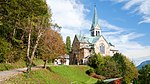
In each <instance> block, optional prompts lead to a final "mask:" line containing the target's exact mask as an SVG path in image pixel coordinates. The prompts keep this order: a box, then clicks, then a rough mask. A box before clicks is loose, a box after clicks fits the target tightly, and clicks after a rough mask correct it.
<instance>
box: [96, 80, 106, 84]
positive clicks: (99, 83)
mask: <svg viewBox="0 0 150 84" xmlns="http://www.w3.org/2000/svg"><path fill="white" fill-rule="evenodd" d="M96 84H108V83H105V82H103V81H102V80H98V81H97V82H96Z"/></svg>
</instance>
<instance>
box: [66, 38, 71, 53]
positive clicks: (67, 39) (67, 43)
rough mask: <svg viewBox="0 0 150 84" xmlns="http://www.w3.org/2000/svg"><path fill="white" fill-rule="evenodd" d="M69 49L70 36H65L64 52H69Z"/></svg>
mask: <svg viewBox="0 0 150 84" xmlns="http://www.w3.org/2000/svg"><path fill="white" fill-rule="evenodd" d="M70 50H71V40H70V36H67V38H66V52H67V54H69V52H70Z"/></svg>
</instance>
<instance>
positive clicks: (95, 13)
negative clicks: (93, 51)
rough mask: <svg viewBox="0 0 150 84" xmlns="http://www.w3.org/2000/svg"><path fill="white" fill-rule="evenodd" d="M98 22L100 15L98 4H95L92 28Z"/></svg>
mask: <svg viewBox="0 0 150 84" xmlns="http://www.w3.org/2000/svg"><path fill="white" fill-rule="evenodd" d="M97 24H98V15H97V10H96V5H94V16H93V21H92V26H91V30H92V29H93V28H95V27H96V25H97Z"/></svg>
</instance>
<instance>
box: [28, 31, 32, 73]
mask: <svg viewBox="0 0 150 84" xmlns="http://www.w3.org/2000/svg"><path fill="white" fill-rule="evenodd" d="M30 40H31V29H30V30H29V36H28V48H27V73H29V72H30V71H31V65H32V63H31V59H30V56H29V55H30V46H31V43H30Z"/></svg>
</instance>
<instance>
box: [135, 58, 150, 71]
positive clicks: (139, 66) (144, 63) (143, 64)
mask: <svg viewBox="0 0 150 84" xmlns="http://www.w3.org/2000/svg"><path fill="white" fill-rule="evenodd" d="M147 64H150V60H146V61H143V62H142V63H141V64H140V65H138V66H137V68H138V69H141V68H142V67H143V66H145V65H147Z"/></svg>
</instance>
